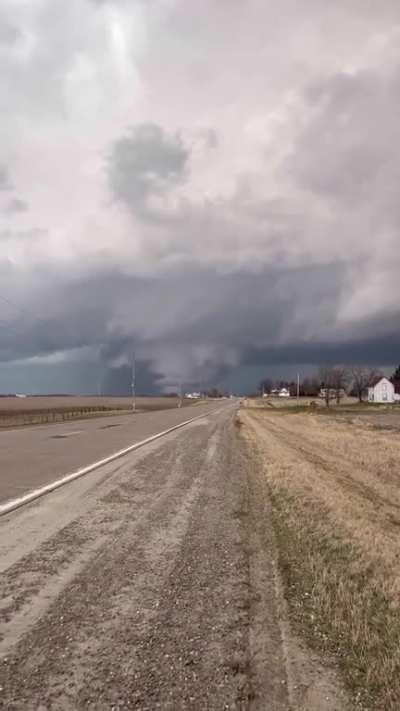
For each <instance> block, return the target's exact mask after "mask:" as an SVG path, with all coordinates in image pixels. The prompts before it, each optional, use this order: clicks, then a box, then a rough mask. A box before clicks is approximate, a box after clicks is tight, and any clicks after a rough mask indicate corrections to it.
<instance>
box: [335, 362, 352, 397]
mask: <svg viewBox="0 0 400 711" xmlns="http://www.w3.org/2000/svg"><path fill="white" fill-rule="evenodd" d="M332 380H333V387H334V391H335V398H336V404H337V405H339V404H340V398H341V397H342V396H343V395H344V394H345V393H346V389H347V388H348V386H349V382H350V371H349V369H348V368H346V367H345V366H344V365H335V367H334V368H333V373H332Z"/></svg>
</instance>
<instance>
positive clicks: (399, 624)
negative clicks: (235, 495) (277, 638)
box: [270, 481, 400, 711]
mask: <svg viewBox="0 0 400 711" xmlns="http://www.w3.org/2000/svg"><path fill="white" fill-rule="evenodd" d="M270 484H271V502H272V512H273V525H274V529H275V534H276V539H277V545H278V555H279V566H280V570H281V574H282V578H283V582H284V589H285V595H286V598H287V602H288V606H289V611H290V615H291V618H292V622H293V623H294V626H295V627H296V628H297V631H298V632H300V633H302V634H303V635H304V636H305V637H306V639H307V642H308V643H309V644H310V645H311V646H312V647H313V648H315V649H317V650H318V651H319V652H323V653H329V654H330V655H334V656H335V658H336V659H337V662H338V665H339V668H340V669H341V672H342V674H343V678H344V681H345V683H346V684H347V686H348V688H349V690H350V691H351V693H352V695H353V698H354V700H355V707H357V708H363V709H379V710H380V709H382V710H383V709H384V710H385V711H395V710H396V711H398V709H400V611H399V607H398V604H397V601H395V600H393V599H390V598H389V597H388V596H387V595H386V593H385V590H384V584H383V583H382V581H384V580H385V575H384V571H382V569H379V570H377V569H376V568H375V567H374V565H373V564H372V563H371V565H370V566H366V564H365V557H364V558H363V557H362V555H361V552H360V551H358V550H357V548H356V547H355V546H354V545H353V544H351V543H350V542H349V541H347V540H346V535H345V533H344V532H341V531H340V530H336V529H335V528H334V527H333V525H332V522H331V519H330V518H329V515H328V512H327V511H325V510H324V507H323V505H321V502H318V501H315V500H312V499H311V498H308V497H307V495H306V494H305V495H304V496H299V495H296V496H295V495H292V494H291V492H289V491H288V490H287V489H285V488H282V487H281V486H279V483H277V482H276V481H274V482H272V483H271V482H270Z"/></svg>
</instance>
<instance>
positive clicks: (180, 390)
mask: <svg viewBox="0 0 400 711" xmlns="http://www.w3.org/2000/svg"><path fill="white" fill-rule="evenodd" d="M182 400H183V395H182V380H181V381H180V382H179V400H178V407H182V404H183V403H182Z"/></svg>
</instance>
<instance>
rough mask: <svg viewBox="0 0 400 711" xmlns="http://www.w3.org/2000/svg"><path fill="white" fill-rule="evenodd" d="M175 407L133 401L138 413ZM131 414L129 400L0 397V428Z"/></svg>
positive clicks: (168, 402) (174, 401)
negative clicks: (123, 413)
mask: <svg viewBox="0 0 400 711" xmlns="http://www.w3.org/2000/svg"><path fill="white" fill-rule="evenodd" d="M193 402H196V401H193V400H183V405H184V406H188V405H191V404H193ZM177 406H178V398H176V397H137V398H136V409H137V411H138V412H151V411H155V410H168V409H171V408H174V407H177ZM131 410H132V398H130V397H95V396H88V397H84V396H72V395H71V396H55V397H52V396H50V397H24V398H20V397H0V428H1V427H15V426H20V425H31V424H45V423H48V422H63V421H65V420H75V419H82V418H87V417H93V416H96V417H98V416H101V415H110V414H115V413H117V414H122V412H131Z"/></svg>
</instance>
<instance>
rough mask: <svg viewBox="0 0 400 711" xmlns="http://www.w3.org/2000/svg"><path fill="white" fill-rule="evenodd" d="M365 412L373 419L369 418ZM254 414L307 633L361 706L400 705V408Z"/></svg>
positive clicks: (294, 618)
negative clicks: (336, 670) (329, 660)
mask: <svg viewBox="0 0 400 711" xmlns="http://www.w3.org/2000/svg"><path fill="white" fill-rule="evenodd" d="M360 412H361V413H362V414H360ZM360 412H357V411H356V412H353V411H351V409H350V412H346V408H343V410H341V408H337V410H336V411H332V413H329V414H328V413H326V410H322V409H321V411H317V412H315V411H308V412H307V411H303V412H296V411H292V412H290V411H288V410H286V411H285V410H282V409H272V408H268V409H267V408H256V407H245V408H244V409H242V410H241V412H240V420H241V422H242V425H243V427H242V428H241V432H242V433H243V436H245V437H246V439H247V440H248V442H249V444H250V446H251V449H252V451H253V452H254V458H255V459H256V460H257V462H258V466H259V467H260V468H261V470H262V472H263V477H264V481H265V487H266V488H265V491H266V496H267V498H268V499H269V501H270V505H271V513H272V521H273V527H274V535H275V540H276V547H277V557H278V561H279V563H278V565H279V570H280V577H281V579H282V585H283V589H284V591H285V597H286V601H287V605H288V609H289V614H290V617H291V622H292V624H293V626H294V628H295V629H296V630H297V632H298V633H299V634H300V635H301V636H302V637H303V638H304V639H305V640H306V641H307V643H308V645H309V646H310V647H311V649H313V650H314V651H318V653H320V654H322V656H323V657H324V658H328V659H331V660H332V662H333V664H334V665H335V666H336V667H337V668H338V669H339V670H340V672H341V675H342V678H343V679H344V681H345V683H346V686H347V688H348V690H349V691H350V693H351V694H352V698H353V702H354V708H360V709H385V710H386V711H390V710H393V711H394V710H395V709H396V710H397V709H399V708H400V645H399V639H400V554H399V533H400V471H399V462H400V436H399V431H400V409H399V411H397V410H390V409H389V410H387V411H385V410H384V409H382V408H377V409H375V408H374V409H369V408H368V407H366V408H365V409H364V410H361V411H360Z"/></svg>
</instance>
